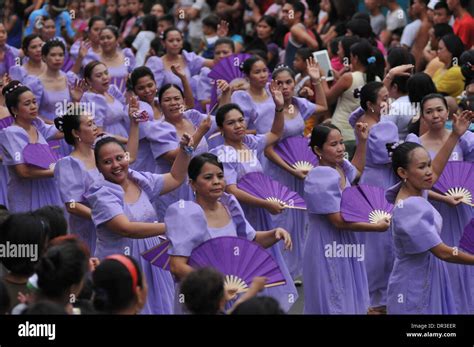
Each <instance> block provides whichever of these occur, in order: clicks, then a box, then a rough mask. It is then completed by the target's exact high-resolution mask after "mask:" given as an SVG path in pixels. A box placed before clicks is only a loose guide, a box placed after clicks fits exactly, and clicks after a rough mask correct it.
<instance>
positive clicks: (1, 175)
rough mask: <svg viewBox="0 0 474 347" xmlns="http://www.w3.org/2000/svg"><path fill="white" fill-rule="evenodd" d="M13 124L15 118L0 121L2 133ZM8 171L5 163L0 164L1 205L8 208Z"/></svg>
mask: <svg viewBox="0 0 474 347" xmlns="http://www.w3.org/2000/svg"><path fill="white" fill-rule="evenodd" d="M12 123H13V117H12V116H10V117H6V118H3V119H0V132H1V131H2V130H3V129H5V128H6V127H8V126H10V125H11V124H12ZM7 183H8V169H7V166H6V165H4V162H3V161H2V162H0V205H3V206H5V207H6V208H8V198H7V191H8V189H7Z"/></svg>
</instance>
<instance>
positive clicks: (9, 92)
mask: <svg viewBox="0 0 474 347" xmlns="http://www.w3.org/2000/svg"><path fill="white" fill-rule="evenodd" d="M25 92H31V90H30V88H28V87H27V86H24V85H23V84H21V83H20V81H11V82H10V83H8V84H7V85H6V86H5V87H3V89H2V94H3V96H4V97H5V104H6V106H7V108H8V112H10V114H11V115H15V114H14V112H13V108H16V107H18V103H19V102H20V96H21V94H23V93H25Z"/></svg>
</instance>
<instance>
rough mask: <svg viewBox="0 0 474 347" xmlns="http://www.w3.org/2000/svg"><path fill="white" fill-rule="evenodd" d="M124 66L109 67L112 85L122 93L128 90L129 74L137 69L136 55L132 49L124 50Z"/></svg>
mask: <svg viewBox="0 0 474 347" xmlns="http://www.w3.org/2000/svg"><path fill="white" fill-rule="evenodd" d="M122 53H123V55H124V64H123V65H120V66H107V70H109V76H110V84H114V85H115V86H116V87H117V88H118V89H119V90H120V92H121V93H125V91H126V90H127V78H128V74H129V73H131V72H132V71H133V69H134V68H135V55H134V54H133V52H132V50H131V49H130V48H125V49H123V50H122Z"/></svg>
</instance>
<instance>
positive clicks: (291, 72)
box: [272, 66, 296, 81]
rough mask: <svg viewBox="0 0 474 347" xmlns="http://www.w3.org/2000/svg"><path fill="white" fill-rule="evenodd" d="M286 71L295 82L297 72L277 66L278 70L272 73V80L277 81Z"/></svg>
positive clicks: (286, 67)
mask: <svg viewBox="0 0 474 347" xmlns="http://www.w3.org/2000/svg"><path fill="white" fill-rule="evenodd" d="M284 71H286V72H288V73H289V74H290V76H291V78H292V79H293V81H294V80H295V76H296V74H295V72H294V71H293V70H292V69H290V68H289V67H288V66H277V68H276V69H275V70H274V71H273V73H272V78H273V79H275V78H276V77H277V76H278V75H279V74H280V73H282V72H284Z"/></svg>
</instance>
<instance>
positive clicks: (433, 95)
mask: <svg viewBox="0 0 474 347" xmlns="http://www.w3.org/2000/svg"><path fill="white" fill-rule="evenodd" d="M432 99H441V100H443V104H444V106H446V109H447V110H449V107H448V102H447V101H446V98H445V97H444V96H443V95H441V94H439V93H430V94H428V95H425V97H424V98H423V100H421V105H420V110H421V115H423V109H424V107H425V103H426V102H427V101H429V100H432Z"/></svg>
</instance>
